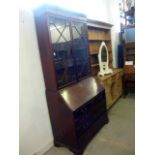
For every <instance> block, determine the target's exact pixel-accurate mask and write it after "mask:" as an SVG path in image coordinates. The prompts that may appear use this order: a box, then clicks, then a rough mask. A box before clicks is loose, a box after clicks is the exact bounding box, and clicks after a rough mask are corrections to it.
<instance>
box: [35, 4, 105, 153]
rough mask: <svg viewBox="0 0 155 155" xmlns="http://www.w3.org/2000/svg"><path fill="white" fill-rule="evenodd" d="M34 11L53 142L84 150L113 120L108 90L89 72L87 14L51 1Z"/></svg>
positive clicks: (77, 150) (80, 151)
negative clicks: (108, 106) (107, 108)
mask: <svg viewBox="0 0 155 155" xmlns="http://www.w3.org/2000/svg"><path fill="white" fill-rule="evenodd" d="M34 16H35V24H36V31H37V37H38V45H39V50H40V58H41V63H42V69H43V75H44V81H45V87H46V98H47V104H48V110H49V116H50V121H51V125H52V131H53V136H54V144H55V146H57V147H58V146H65V147H67V148H69V149H70V150H71V151H72V152H73V153H74V154H75V155H82V153H83V151H84V148H85V147H86V145H87V144H88V142H89V141H90V140H91V139H92V138H93V136H94V135H95V134H96V133H97V132H98V131H99V129H100V128H101V127H103V125H105V124H106V123H108V117H107V110H106V98H105V90H104V88H103V87H102V86H101V85H100V84H99V82H98V81H97V79H95V78H94V77H92V76H91V74H90V62H89V52H88V36H87V23H86V22H87V20H86V16H85V15H83V14H79V13H74V12H70V11H66V10H62V9H60V8H54V7H51V6H49V5H42V6H41V7H38V8H37V9H35V10H34Z"/></svg>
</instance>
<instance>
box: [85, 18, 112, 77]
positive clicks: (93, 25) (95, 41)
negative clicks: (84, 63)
mask: <svg viewBox="0 0 155 155" xmlns="http://www.w3.org/2000/svg"><path fill="white" fill-rule="evenodd" d="M87 26H88V41H89V55H90V63H91V71H92V75H93V76H96V75H97V73H98V71H99V64H98V52H99V48H100V45H101V42H102V41H104V42H105V43H106V45H107V48H108V52H109V66H110V67H112V44H111V27H112V25H111V24H108V23H104V22H100V21H96V20H88V23H87Z"/></svg>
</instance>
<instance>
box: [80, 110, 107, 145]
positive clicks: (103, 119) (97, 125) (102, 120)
mask: <svg viewBox="0 0 155 155" xmlns="http://www.w3.org/2000/svg"><path fill="white" fill-rule="evenodd" d="M106 123H108V117H107V113H106V112H105V113H103V114H102V115H101V116H100V117H99V118H98V119H97V120H96V121H95V122H94V123H93V124H92V125H91V127H90V128H88V129H87V131H86V132H85V133H83V134H82V135H81V136H79V139H78V144H79V146H80V147H85V146H86V145H87V143H88V142H89V141H90V140H91V139H92V138H93V137H94V135H95V134H96V133H97V132H98V131H99V130H100V129H101V127H102V126H103V125H105V124H106Z"/></svg>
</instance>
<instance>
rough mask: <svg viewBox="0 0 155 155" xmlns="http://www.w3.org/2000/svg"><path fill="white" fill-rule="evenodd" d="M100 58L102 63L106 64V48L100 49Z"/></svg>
mask: <svg viewBox="0 0 155 155" xmlns="http://www.w3.org/2000/svg"><path fill="white" fill-rule="evenodd" d="M101 58H102V61H103V62H107V51H106V48H105V47H104V46H103V48H102V52H101Z"/></svg>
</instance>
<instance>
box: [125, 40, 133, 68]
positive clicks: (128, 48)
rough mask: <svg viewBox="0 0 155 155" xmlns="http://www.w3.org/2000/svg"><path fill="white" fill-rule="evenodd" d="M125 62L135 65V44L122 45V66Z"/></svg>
mask: <svg viewBox="0 0 155 155" xmlns="http://www.w3.org/2000/svg"><path fill="white" fill-rule="evenodd" d="M126 61H133V65H134V64H135V43H134V42H132V43H124V65H125V62H126Z"/></svg>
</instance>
